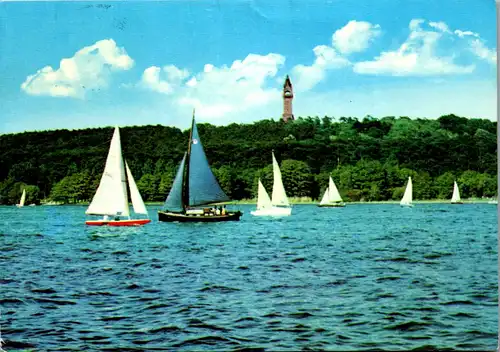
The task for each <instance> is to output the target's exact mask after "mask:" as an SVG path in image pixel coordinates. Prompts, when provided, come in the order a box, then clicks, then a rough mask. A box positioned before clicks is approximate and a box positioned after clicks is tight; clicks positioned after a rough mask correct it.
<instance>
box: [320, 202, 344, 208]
mask: <svg viewBox="0 0 500 352" xmlns="http://www.w3.org/2000/svg"><path fill="white" fill-rule="evenodd" d="M318 207H320V208H343V207H345V203H333V204H318Z"/></svg>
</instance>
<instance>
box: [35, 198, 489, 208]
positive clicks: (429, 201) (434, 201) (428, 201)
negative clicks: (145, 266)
mask: <svg viewBox="0 0 500 352" xmlns="http://www.w3.org/2000/svg"><path fill="white" fill-rule="evenodd" d="M491 200H492V199H462V202H463V204H479V203H485V204H488V202H490V201H491ZM319 202H320V201H319V200H317V201H313V200H294V199H291V200H290V205H317V204H319ZM399 202H400V201H399V200H379V201H355V202H344V203H345V204H346V205H349V204H399ZM163 203H164V202H144V204H146V205H152V206H154V205H163ZM89 204H90V202H80V203H59V204H56V203H51V202H42V203H40V205H46V206H61V205H82V206H88V205H89ZM255 204H257V200H251V199H244V200H236V201H233V202H225V203H217V204H212V206H220V205H255ZM413 204H451V202H450V200H449V199H426V200H415V201H413Z"/></svg>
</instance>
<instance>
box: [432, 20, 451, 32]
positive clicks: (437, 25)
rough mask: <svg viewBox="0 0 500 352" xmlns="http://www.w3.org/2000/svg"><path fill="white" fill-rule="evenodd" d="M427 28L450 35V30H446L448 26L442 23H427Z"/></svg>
mask: <svg viewBox="0 0 500 352" xmlns="http://www.w3.org/2000/svg"><path fill="white" fill-rule="evenodd" d="M429 26H431V27H432V28H436V29H438V30H440V31H441V32H445V33H451V31H450V29H449V28H448V25H447V24H446V23H444V22H429Z"/></svg>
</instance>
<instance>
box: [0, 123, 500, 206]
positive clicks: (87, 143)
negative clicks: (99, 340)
mask: <svg viewBox="0 0 500 352" xmlns="http://www.w3.org/2000/svg"><path fill="white" fill-rule="evenodd" d="M496 128H497V126H496V122H493V121H489V120H485V119H468V118H465V117H459V116H456V115H446V116H441V117H440V118H439V119H425V118H419V119H410V118H408V117H398V118H396V117H393V116H388V117H383V118H380V119H377V118H374V117H371V116H366V117H364V118H363V119H358V118H354V117H341V118H338V119H336V118H332V117H328V116H325V117H323V118H319V117H307V118H301V117H299V118H297V119H296V120H295V121H291V122H288V123H284V122H283V121H281V119H278V120H272V119H267V120H260V121H257V122H255V123H252V124H236V123H233V124H230V125H227V126H214V125H211V124H207V123H200V124H198V130H199V133H200V136H201V139H202V142H203V145H204V147H205V152H206V154H207V157H208V159H209V162H210V165H211V166H212V169H213V171H214V173H215V175H216V177H217V179H218V180H219V183H220V184H221V186H222V187H223V189H224V190H225V191H226V192H227V194H228V195H229V196H230V197H231V198H232V199H235V200H240V199H250V198H254V197H256V194H257V180H258V178H259V177H260V178H261V179H262V182H263V184H264V186H265V187H266V189H267V190H268V192H269V193H270V192H271V188H272V165H271V151H272V150H274V153H275V155H276V158H277V159H278V161H279V163H280V166H281V172H282V176H283V183H284V185H285V188H286V191H287V194H288V195H289V196H291V197H310V198H312V199H318V198H319V197H321V195H322V192H323V191H324V189H325V188H326V185H327V182H328V175H332V177H333V179H334V181H335V183H336V184H337V187H338V188H339V191H340V193H341V195H342V196H343V197H344V199H345V200H346V201H358V200H366V201H377V200H397V199H400V198H401V196H402V193H403V192H404V185H405V183H406V180H407V178H408V176H412V179H413V183H414V198H415V199H435V198H439V199H446V198H450V197H451V193H452V186H453V181H454V180H456V181H457V182H458V184H459V188H460V190H461V195H462V197H464V198H468V197H494V196H496V194H497V179H496V172H497V155H496V150H497V144H496ZM120 131H121V139H122V148H123V155H124V157H125V159H126V160H127V162H128V164H129V166H130V169H131V171H132V173H133V175H134V178H135V179H136V182H137V186H138V188H139V190H140V191H141V194H142V196H143V198H144V200H146V201H163V200H165V198H166V196H167V195H168V192H169V190H170V187H171V185H172V181H173V178H174V176H175V172H176V169H177V167H178V164H179V162H180V160H181V158H182V155H183V153H184V152H185V150H186V147H187V140H188V135H189V131H187V130H186V131H181V130H180V129H178V128H173V127H167V126H161V125H157V126H133V127H124V128H121V129H120ZM112 133H113V129H112V127H106V128H93V129H84V130H73V131H69V130H54V131H42V132H24V133H17V134H4V135H1V136H0V180H1V182H0V203H1V204H14V203H17V202H18V201H19V198H20V196H21V193H22V190H23V189H26V192H27V202H29V203H39V202H40V201H41V200H53V201H59V202H65V203H75V202H81V201H88V200H90V199H91V198H92V196H93V194H94V192H95V190H96V188H97V186H98V184H99V180H100V177H101V174H102V171H103V169H104V163H105V160H106V156H107V153H108V148H109V142H110V140H111V136H112Z"/></svg>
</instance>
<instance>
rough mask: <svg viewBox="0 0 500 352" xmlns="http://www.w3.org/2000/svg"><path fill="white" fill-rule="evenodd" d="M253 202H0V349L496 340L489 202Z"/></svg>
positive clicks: (424, 345)
mask: <svg viewBox="0 0 500 352" xmlns="http://www.w3.org/2000/svg"><path fill="white" fill-rule="evenodd" d="M254 207H255V206H251V205H248V206H247V205H241V206H237V208H239V209H241V210H242V211H244V215H243V217H242V219H241V221H240V222H228V223H218V224H176V223H159V222H158V221H157V215H156V211H157V210H158V209H159V207H151V206H150V207H149V210H150V216H151V217H152V219H153V222H152V223H150V224H148V225H146V226H144V227H140V228H126V229H122V228H102V227H101V228H99V227H86V226H85V225H84V221H85V215H84V212H85V209H86V208H85V207H83V206H40V207H33V208H31V207H25V208H23V209H17V208H16V207H0V238H1V242H0V250H1V254H0V255H1V261H0V272H1V276H0V280H1V293H0V308H1V317H0V328H1V333H2V338H3V339H4V340H5V341H7V345H6V346H5V348H6V349H7V350H8V351H12V350H16V348H33V349H36V350H51V351H56V350H63V349H66V350H97V349H99V350H110V351H112V350H115V351H128V350H137V351H139V350H154V349H155V348H167V349H170V350H217V351H222V350H231V351H232V350H239V349H242V350H243V349H245V348H247V349H248V350H252V348H255V350H259V349H266V350H283V351H284V350H290V351H292V350H301V349H305V350H307V349H310V350H333V351H334V350H343V351H347V350H366V349H381V350H382V349H385V350H404V349H406V350H408V349H415V348H421V349H422V350H425V349H428V348H430V346H433V347H435V348H456V349H462V350H473V349H480V350H487V349H489V350H494V349H495V348H496V346H497V326H498V306H497V301H498V294H497V271H498V264H497V213H496V212H497V207H496V206H495V205H491V204H466V205H449V204H417V205H416V206H415V207H414V208H413V209H405V208H400V207H399V205H396V204H377V205H374V204H372V205H368V204H367V205H363V204H355V205H348V206H347V207H345V208H343V209H324V208H318V207H316V206H314V205H297V206H295V207H294V209H293V213H292V216H291V217H289V218H283V219H281V220H269V219H263V218H255V217H253V216H252V215H250V210H252V209H253V208H254ZM9 345H10V346H11V347H10V348H9Z"/></svg>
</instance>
